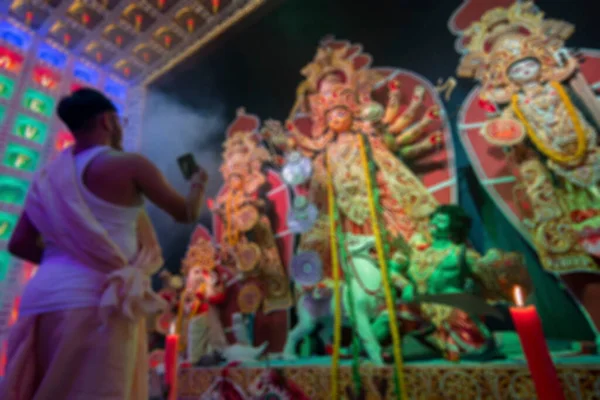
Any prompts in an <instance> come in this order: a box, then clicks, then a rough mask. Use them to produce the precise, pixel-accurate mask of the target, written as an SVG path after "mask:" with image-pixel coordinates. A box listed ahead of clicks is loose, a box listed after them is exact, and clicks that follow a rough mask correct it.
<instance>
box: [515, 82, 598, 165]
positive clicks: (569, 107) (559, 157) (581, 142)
mask: <svg viewBox="0 0 600 400" xmlns="http://www.w3.org/2000/svg"><path fill="white" fill-rule="evenodd" d="M550 85H551V86H552V87H553V88H554V90H556V93H558V96H559V97H560V99H561V101H562V102H563V104H564V105H565V109H566V111H567V114H569V118H570V119H571V122H572V123H573V128H574V129H575V134H576V136H577V149H576V150H575V153H574V154H563V153H561V152H560V151H556V150H554V149H552V148H550V147H548V146H546V144H545V143H544V142H543V141H542V140H541V139H540V138H539V137H538V136H537V135H536V133H535V131H534V130H533V128H532V126H531V124H529V121H527V118H525V115H524V114H523V112H522V111H521V109H520V108H519V96H518V95H516V94H515V95H514V96H513V97H512V109H513V112H514V113H515V115H516V116H517V118H518V119H519V120H520V121H521V123H522V124H523V125H525V130H526V131H527V136H529V140H531V142H532V143H533V144H534V145H535V146H536V147H537V148H538V149H539V150H540V151H541V152H542V154H544V155H545V156H546V157H548V158H549V159H551V160H552V161H554V162H556V163H559V164H569V163H572V162H577V161H580V160H581V159H582V158H583V156H584V155H585V153H586V150H587V138H586V135H585V131H584V130H583V127H582V126H581V121H580V120H579V117H578V116H577V111H576V110H575V107H574V106H573V103H572V102H571V99H570V98H569V95H568V94H567V93H566V92H565V89H564V88H563V87H562V86H561V84H560V83H558V82H551V83H550Z"/></svg>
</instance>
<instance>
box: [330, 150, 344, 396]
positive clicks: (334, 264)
mask: <svg viewBox="0 0 600 400" xmlns="http://www.w3.org/2000/svg"><path fill="white" fill-rule="evenodd" d="M326 164H327V202H328V211H329V248H330V251H331V268H332V272H333V296H334V297H333V301H334V315H333V355H332V358H331V399H332V400H338V399H339V398H340V394H339V390H340V385H339V369H340V347H341V344H342V297H341V293H340V263H339V258H338V242H337V237H336V234H335V227H336V221H335V211H334V210H335V203H334V202H335V196H334V193H333V182H332V178H331V171H330V169H329V160H328V159H326Z"/></svg>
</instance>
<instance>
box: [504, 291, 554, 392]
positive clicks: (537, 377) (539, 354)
mask: <svg viewBox="0 0 600 400" xmlns="http://www.w3.org/2000/svg"><path fill="white" fill-rule="evenodd" d="M514 296H515V304H516V307H511V308H510V315H511V316H512V319H513V322H514V324H515V329H516V330H517V333H518V334H519V339H520V340H521V347H522V348H523V352H524V353H525V358H526V359H527V365H528V366H529V372H530V373H531V379H533V383H534V385H535V391H536V392H537V398H538V399H540V400H564V399H565V396H564V393H563V390H562V387H561V385H560V382H559V380H558V376H557V373H556V368H555V367H554V363H553V362H552V358H551V357H550V351H549V350H548V345H547V343H546V339H545V337H544V331H543V329H542V321H541V320H540V316H539V315H538V313H537V310H536V309H535V307H534V306H524V305H523V292H522V290H521V288H520V287H519V286H516V287H515V289H514Z"/></svg>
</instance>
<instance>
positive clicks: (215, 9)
mask: <svg viewBox="0 0 600 400" xmlns="http://www.w3.org/2000/svg"><path fill="white" fill-rule="evenodd" d="M220 5H221V2H220V1H219V0H212V11H213V13H214V14H216V13H217V12H219V6H220Z"/></svg>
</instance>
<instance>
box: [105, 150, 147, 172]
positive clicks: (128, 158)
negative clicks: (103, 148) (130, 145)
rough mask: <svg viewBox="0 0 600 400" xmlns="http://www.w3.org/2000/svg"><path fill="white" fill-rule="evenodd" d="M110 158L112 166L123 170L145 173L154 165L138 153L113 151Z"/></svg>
mask: <svg viewBox="0 0 600 400" xmlns="http://www.w3.org/2000/svg"><path fill="white" fill-rule="evenodd" d="M111 157H112V158H113V160H114V165H115V166H117V168H122V169H123V170H128V171H140V172H147V171H148V170H149V169H151V168H153V167H154V164H153V163H152V162H151V161H150V160H149V159H148V158H147V157H146V156H144V155H142V154H139V153H129V152H124V151H114V152H112V153H111Z"/></svg>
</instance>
